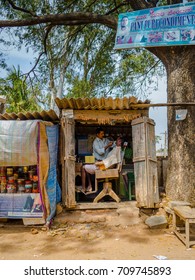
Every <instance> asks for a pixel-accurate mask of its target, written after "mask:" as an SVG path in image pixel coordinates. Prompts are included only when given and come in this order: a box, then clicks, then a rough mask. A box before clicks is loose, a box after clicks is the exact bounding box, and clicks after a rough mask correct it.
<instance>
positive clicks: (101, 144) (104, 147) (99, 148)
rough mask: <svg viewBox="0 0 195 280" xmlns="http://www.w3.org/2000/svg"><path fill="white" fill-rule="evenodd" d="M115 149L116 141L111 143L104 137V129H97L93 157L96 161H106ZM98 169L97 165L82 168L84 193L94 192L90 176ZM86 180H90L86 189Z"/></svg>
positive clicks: (87, 165)
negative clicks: (113, 148)
mask: <svg viewBox="0 0 195 280" xmlns="http://www.w3.org/2000/svg"><path fill="white" fill-rule="evenodd" d="M111 147H114V141H110V140H109V139H108V138H105V137H104V130H103V128H102V127H98V128H97V129H96V138H95V139H94V141H93V155H94V158H95V161H96V162H97V161H102V160H103V159H105V158H106V157H107V155H108V153H109V151H110V149H111ZM96 169H98V167H97V166H96V165H95V164H86V165H84V166H83V168H82V191H83V192H86V191H87V192H90V191H91V190H92V183H91V178H90V174H91V175H94V174H95V170H96ZM86 178H87V179H88V187H87V189H86Z"/></svg>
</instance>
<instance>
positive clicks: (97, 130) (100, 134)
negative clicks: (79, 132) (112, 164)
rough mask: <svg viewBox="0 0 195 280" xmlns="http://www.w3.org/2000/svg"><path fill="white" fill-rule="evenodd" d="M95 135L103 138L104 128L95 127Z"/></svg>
mask: <svg viewBox="0 0 195 280" xmlns="http://www.w3.org/2000/svg"><path fill="white" fill-rule="evenodd" d="M96 136H97V137H98V138H100V139H103V138H104V130H103V128H102V127H98V128H97V129H96Z"/></svg>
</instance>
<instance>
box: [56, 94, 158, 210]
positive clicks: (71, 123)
mask: <svg viewBox="0 0 195 280" xmlns="http://www.w3.org/2000/svg"><path fill="white" fill-rule="evenodd" d="M55 102H56V104H57V106H58V108H59V110H60V123H61V126H60V127H61V131H60V165H61V170H62V180H61V184H62V202H63V205H64V206H65V207H66V208H67V209H87V208H89V209H90V208H91V209H92V208H93V209H94V208H101V207H102V208H107V207H109V208H112V207H113V208H117V207H118V206H117V204H118V202H119V201H120V202H123V201H129V200H132V199H134V200H135V199H136V196H137V198H138V199H140V200H141V201H139V205H141V206H143V207H155V204H156V203H158V201H159V197H158V185H157V177H156V176H157V174H156V173H157V172H156V170H157V169H156V168H157V167H156V166H155V164H154V166H152V172H151V168H148V163H150V157H149V158H144V157H147V150H144V151H143V153H142V155H140V156H141V160H142V161H144V164H143V168H141V169H139V168H138V167H137V166H138V165H139V164H138V163H137V164H136V165H135V168H134V160H133V149H135V150H139V145H140V144H142V146H143V147H144V143H145V146H148V147H150V146H151V148H149V151H152V154H153V155H154V153H155V141H154V140H155V134H154V122H152V121H148V119H149V118H148V108H149V107H148V106H147V105H149V104H148V103H149V102H148V101H147V100H146V101H145V102H142V101H139V100H137V99H136V98H135V97H129V98H127V97H124V98H115V99H114V98H99V99H98V98H92V99H89V98H77V99H74V98H70V99H68V98H63V99H58V98H57V99H56V100H55ZM140 118H142V119H144V121H140V126H138V127H137V126H136V129H134V130H132V121H133V120H136V119H140ZM143 123H144V124H143ZM151 123H152V126H151V125H150V124H151ZM143 125H144V129H143V128H142V126H143ZM98 126H101V127H103V129H104V131H105V136H106V137H112V138H113V139H116V138H117V136H119V135H122V137H123V139H125V141H127V142H128V146H127V149H126V151H127V152H126V154H125V155H124V160H123V165H122V170H121V172H120V174H119V176H118V171H111V170H110V171H109V174H110V175H108V178H109V179H115V180H116V179H117V184H116V185H115V186H114V184H113V186H114V187H115V189H114V192H115V194H116V196H115V194H113V195H110V193H111V192H110V193H108V194H109V195H110V197H109V204H108V203H107V204H106V206H105V200H104V199H105V194H103V196H102V195H100V196H98V194H99V191H101V181H102V179H103V177H101V176H99V177H98V178H97V177H96V178H95V181H96V185H98V187H97V188H98V191H97V192H96V190H94V189H93V190H92V192H91V193H88V194H83V193H82V192H79V188H78V187H79V185H81V173H82V167H83V165H85V164H86V163H87V164H90V163H93V160H94V159H93V156H92V143H93V140H94V138H95V137H96V134H95V131H96V128H97V127H98ZM139 127H140V129H139ZM133 131H135V132H136V134H137V136H136V139H135V137H133V133H135V132H133ZM139 131H140V133H138V132H139ZM147 131H148V137H145V136H144V135H145V134H146V132H147ZM133 139H134V143H133ZM150 140H152V141H150ZM146 142H148V143H147V145H146ZM136 160H137V158H136ZM155 161H156V159H155V156H153V158H152V162H153V163H154V162H155ZM139 166H140V165H139ZM146 167H147V168H146ZM135 169H136V172H134V171H135ZM114 174H115V175H114ZM134 175H136V176H134ZM140 176H141V177H142V178H143V179H141V181H140V179H139V181H138V178H139V177H140ZM151 178H152V179H151ZM99 181H100V183H99ZM107 181H108V180H107ZM139 182H142V186H141V188H136V184H138V183H139ZM107 185H108V184H107ZM154 190H155V191H154ZM153 191H154V192H155V193H153ZM140 192H141V193H142V194H140ZM100 197H101V198H102V197H103V199H100V200H99V198H100ZM146 197H147V199H146ZM113 198H114V201H113ZM142 200H143V201H142Z"/></svg>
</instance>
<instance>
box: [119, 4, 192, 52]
mask: <svg viewBox="0 0 195 280" xmlns="http://www.w3.org/2000/svg"><path fill="white" fill-rule="evenodd" d="M178 45H195V4H193V3H187V4H185V5H184V4H179V5H171V6H161V7H157V8H153V9H146V10H139V11H135V12H128V13H123V14H120V15H119V18H118V27H117V34H116V41H115V47H114V48H115V49H129V48H135V47H157V46H158V47H160V46H178Z"/></svg>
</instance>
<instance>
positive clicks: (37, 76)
mask: <svg viewBox="0 0 195 280" xmlns="http://www.w3.org/2000/svg"><path fill="white" fill-rule="evenodd" d="M130 3H131V1H127V3H126V5H122V4H121V1H108V0H104V1H91V0H81V1H71V0H68V1H64V0H59V1H54V0H53V1H50V0H45V1H38V0H36V1H25V0H17V1H14V4H15V5H16V6H18V7H22V8H23V9H25V10H26V11H27V10H28V11H30V12H23V11H19V10H13V9H12V8H11V7H10V5H9V3H8V1H1V0H0V4H2V9H1V11H0V14H1V15H2V17H4V18H6V19H18V20H19V19H25V18H29V19H30V18H32V15H33V14H36V15H46V14H48V15H49V14H60V13H70V12H71V13H74V12H88V13H93V14H95V13H97V14H102V15H105V14H106V13H109V14H110V15H112V16H113V17H115V18H117V17H118V13H122V12H126V11H127V10H129V9H131V6H130ZM115 6H119V8H118V9H115ZM47 28H48V25H46V24H40V25H35V26H28V27H22V28H21V27H19V28H12V29H11V30H10V29H5V31H6V32H7V34H9V37H8V40H6V39H5V40H4V44H12V45H13V46H14V47H15V48H18V49H21V47H22V46H23V47H25V48H26V50H27V51H30V53H34V56H35V57H38V55H39V54H40V53H42V52H44V51H45V50H46V52H45V54H44V55H42V56H41V57H40V59H39V61H38V64H37V67H36V69H35V70H34V71H33V72H32V73H31V74H30V75H29V76H28V77H30V79H31V83H32V84H37V83H38V84H39V85H42V92H43V91H44V92H47V97H46V98H47V100H48V102H50V100H49V99H50V98H51V93H52V94H54V93H57V94H58V88H59V85H60V77H61V76H62V74H63V77H64V79H63V95H66V96H69V97H70V96H74V97H94V96H97V97H101V96H105V97H107V96H113V97H116V96H117V97H124V96H129V95H134V96H137V97H139V98H143V97H144V98H145V97H147V95H148V94H146V92H147V93H149V92H150V91H149V90H148V88H149V89H150V90H152V89H153V88H154V87H155V86H156V84H155V79H154V76H155V75H157V74H164V72H163V71H164V69H163V67H162V64H161V63H160V62H159V61H158V60H157V59H156V57H154V55H152V54H151V53H150V52H149V51H147V50H145V49H136V50H135V49H132V50H128V51H118V50H117V51H115V50H114V49H113V47H114V41H115V31H114V30H111V29H109V28H108V27H105V26H104V25H100V24H95V23H94V24H90V25H87V24H86V25H81V26H64V25H56V26H53V27H52V28H51V29H50V31H49V33H48V34H47V37H46V30H47ZM13 36H14V37H13ZM10 38H17V40H11V41H10ZM54 97H55V96H54Z"/></svg>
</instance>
